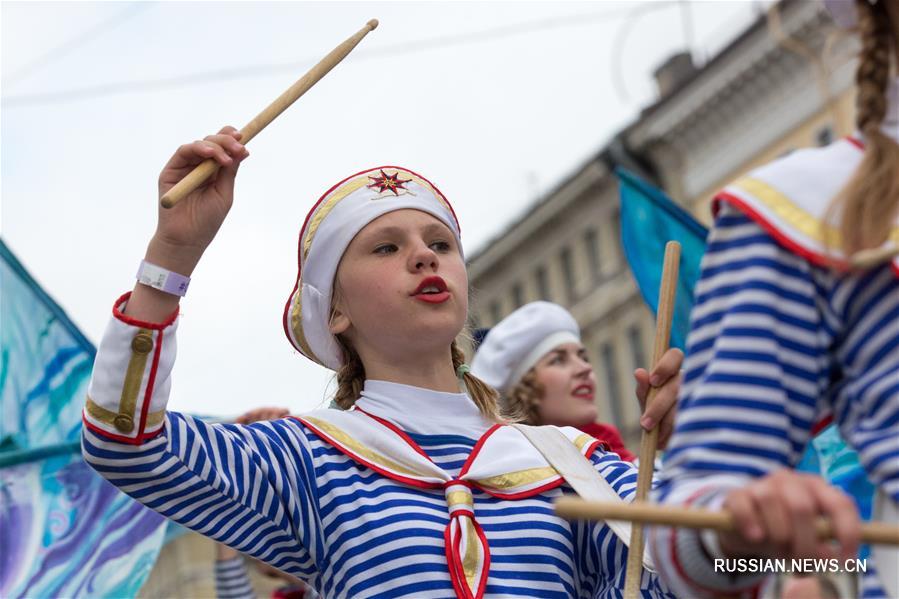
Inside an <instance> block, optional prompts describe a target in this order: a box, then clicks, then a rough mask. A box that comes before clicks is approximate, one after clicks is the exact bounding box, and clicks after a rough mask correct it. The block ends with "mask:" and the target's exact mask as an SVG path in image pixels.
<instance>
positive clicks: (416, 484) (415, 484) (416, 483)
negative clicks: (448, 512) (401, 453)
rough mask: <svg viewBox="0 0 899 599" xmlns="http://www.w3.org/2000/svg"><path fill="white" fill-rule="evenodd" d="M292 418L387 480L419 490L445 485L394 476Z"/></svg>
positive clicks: (307, 424) (302, 420) (399, 475)
mask: <svg viewBox="0 0 899 599" xmlns="http://www.w3.org/2000/svg"><path fill="white" fill-rule="evenodd" d="M291 418H293V419H294V420H297V421H299V422H301V423H302V424H303V426H305V427H306V428H308V429H309V430H311V431H312V432H313V433H315V434H316V435H318V437H319V438H320V439H322V440H323V441H325V442H326V443H328V445H330V446H331V447H333V448H334V449H336V450H337V451H339V452H340V453H342V454H344V455H345V456H347V457H348V458H350V459H351V460H353V461H354V462H357V463H359V464H362V465H363V466H365V467H367V468H371V469H372V470H374V471H375V472H377V473H378V474H381V475H382V476H386V477H387V478H389V479H391V480H395V481H397V482H401V483H404V484H407V485H411V486H413V487H418V488H419V489H439V488H441V487H442V486H443V483H442V482H440V483H426V482H424V481H420V480H418V479H415V478H408V477H406V476H403V475H401V474H394V473H393V472H390V471H389V470H385V469H384V468H381V467H380V466H378V465H376V464H373V463H371V462H369V461H368V460H366V459H363V458H361V457H359V456H358V455H356V454H355V453H353V452H351V451H350V450H349V449H347V448H345V447H344V446H343V445H341V444H340V443H338V442H337V441H335V440H334V439H332V438H331V437H330V436H329V435H327V434H326V433H324V432H322V431H320V430H318V428H316V427H315V426H313V425H312V424H310V423H309V422H308V421H306V420H304V419H303V418H300V417H298V416H291Z"/></svg>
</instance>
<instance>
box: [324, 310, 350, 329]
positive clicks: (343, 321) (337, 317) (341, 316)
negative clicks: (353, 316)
mask: <svg viewBox="0 0 899 599" xmlns="http://www.w3.org/2000/svg"><path fill="white" fill-rule="evenodd" d="M351 324H352V323H351V322H350V317H349V316H347V315H346V313H344V312H343V311H342V310H341V309H340V308H339V307H337V306H335V307H334V309H333V310H332V311H331V320H330V321H329V322H328V330H329V331H330V332H331V334H332V335H340V334H341V333H345V332H346V331H347V329H349V328H350V325H351Z"/></svg>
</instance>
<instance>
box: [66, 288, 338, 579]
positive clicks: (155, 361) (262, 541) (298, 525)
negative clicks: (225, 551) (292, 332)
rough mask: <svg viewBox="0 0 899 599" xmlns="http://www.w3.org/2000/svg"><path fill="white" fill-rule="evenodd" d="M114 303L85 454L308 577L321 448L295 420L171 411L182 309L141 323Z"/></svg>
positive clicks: (317, 541)
mask: <svg viewBox="0 0 899 599" xmlns="http://www.w3.org/2000/svg"><path fill="white" fill-rule="evenodd" d="M125 301H127V296H123V298H121V299H120V300H119V302H117V304H116V307H115V309H114V318H113V319H112V320H111V321H110V324H109V326H108V327H107V330H106V332H105V333H104V336H103V339H102V341H101V343H100V346H99V348H98V352H97V356H96V359H95V361H94V371H93V374H92V377H91V382H90V385H89V387H88V398H87V403H86V405H85V408H84V413H83V419H84V427H83V434H82V453H83V455H84V459H85V461H86V462H87V463H88V464H90V465H91V467H93V468H94V469H95V470H96V471H97V472H98V473H99V474H100V475H102V476H103V477H104V478H106V479H107V480H108V481H109V482H111V483H112V484H114V485H115V486H116V487H118V488H119V489H120V490H122V491H123V492H125V493H127V494H128V495H130V496H131V497H133V498H134V499H136V500H137V501H140V502H141V503H143V504H145V505H146V506H147V507H150V508H151V509H153V510H156V511H157V512H159V513H161V514H162V515H164V516H166V517H168V518H171V519H172V520H175V521H176V522H178V523H180V524H182V525H184V526H186V527H188V528H190V529H192V530H195V531H197V532H199V533H201V534H204V535H206V536H209V537H211V538H213V539H215V540H216V541H219V542H222V543H224V544H225V545H228V546H231V547H234V548H235V549H237V550H238V551H241V552H243V553H247V554H249V555H252V556H253V557H256V558H258V559H260V560H262V561H265V562H267V563H270V564H272V565H273V566H275V567H276V568H279V569H281V570H283V571H286V572H289V573H290V574H293V575H294V576H297V577H299V578H301V579H308V578H309V577H310V576H313V575H314V572H315V571H316V569H315V567H314V562H315V559H316V558H317V557H318V556H319V555H320V553H321V547H322V541H321V537H320V529H319V528H318V526H317V522H318V517H317V514H318V507H317V506H318V503H317V502H318V499H317V497H318V496H317V493H316V490H315V488H314V486H313V485H312V484H311V483H310V481H313V480H314V471H313V466H312V450H311V448H310V445H309V442H308V439H307V437H306V436H305V434H304V431H303V429H302V427H301V425H299V424H298V423H297V422H296V421H293V420H290V419H285V420H278V421H273V422H258V423H255V424H252V425H248V426H241V425H233V424H208V423H205V422H203V421H202V420H199V419H197V418H193V417H190V416H186V415H183V414H179V413H177V412H167V411H166V409H165V407H166V403H167V401H168V393H169V387H170V376H171V370H172V366H173V364H174V360H175V329H176V328H177V320H176V318H175V316H174V315H173V317H172V318H171V319H170V321H169V322H166V323H163V324H159V325H156V324H150V323H142V322H138V321H134V320H132V319H129V318H128V317H127V316H125V315H123V314H122V313H121V311H120V308H121V306H122V304H123V303H124V302H125Z"/></svg>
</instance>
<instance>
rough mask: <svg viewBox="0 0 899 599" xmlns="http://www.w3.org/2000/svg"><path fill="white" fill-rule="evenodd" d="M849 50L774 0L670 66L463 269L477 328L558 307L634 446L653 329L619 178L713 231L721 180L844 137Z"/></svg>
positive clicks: (604, 416) (812, 11)
mask: <svg viewBox="0 0 899 599" xmlns="http://www.w3.org/2000/svg"><path fill="white" fill-rule="evenodd" d="M854 43H855V42H854V41H853V40H852V39H851V38H848V37H846V36H841V35H840V34H839V33H838V32H837V30H836V29H835V27H834V25H833V23H832V21H831V20H830V18H829V16H828V15H827V13H826V12H824V9H823V8H822V6H821V5H820V3H818V2H811V1H807V0H783V1H782V2H780V4H779V6H778V13H777V18H771V15H768V16H761V17H760V18H759V19H758V20H757V21H756V22H755V23H754V24H753V25H751V26H750V27H749V28H748V29H747V30H746V31H744V32H743V33H742V34H741V35H740V36H739V37H738V38H737V39H735V40H734V41H733V42H732V43H731V44H730V45H728V46H727V47H726V48H725V49H724V50H722V51H721V52H720V53H719V54H718V55H717V56H715V57H714V58H712V59H711V60H710V61H709V62H708V63H707V64H705V65H704V66H702V67H701V68H697V67H695V66H694V65H693V62H692V60H691V59H690V56H689V55H688V54H686V53H685V54H680V55H677V56H675V57H673V58H672V59H670V60H669V61H668V62H666V63H665V64H664V65H662V67H660V68H659V70H658V71H657V72H656V79H657V82H658V84H659V92H660V99H659V100H658V101H657V102H656V103H655V104H653V105H651V106H649V107H647V108H646V109H645V110H644V111H643V112H642V114H641V116H640V118H639V119H638V120H637V121H636V122H634V123H633V124H631V125H630V126H629V127H627V128H626V129H625V130H623V131H621V132H620V133H619V134H618V135H617V136H615V138H614V139H613V140H612V141H611V142H610V143H609V144H608V145H606V146H605V147H604V148H602V149H600V150H599V151H598V152H597V154H596V155H595V156H593V157H592V158H590V159H589V160H587V161H586V162H585V163H584V164H582V165H580V166H579V167H578V168H577V169H575V170H574V171H573V172H572V174H571V175H570V176H568V177H567V178H566V179H564V180H563V181H561V182H559V183H558V185H557V186H556V187H555V188H554V189H553V190H552V191H551V192H549V193H548V194H546V195H545V196H544V197H543V198H541V199H540V200H539V201H538V202H537V203H536V204H535V205H533V206H531V207H529V208H528V210H527V211H526V212H525V213H524V214H523V215H522V216H521V217H520V218H519V219H518V220H517V221H516V222H515V223H514V224H513V225H512V226H510V227H509V228H508V229H507V230H506V231H504V232H503V233H501V234H500V235H498V236H497V237H496V238H494V239H493V240H491V241H490V242H489V243H488V244H487V246H486V248H485V249H483V250H482V251H481V252H480V253H478V254H477V255H475V256H473V257H472V258H471V259H470V264H469V276H470V280H471V288H472V289H471V298H472V319H473V323H474V324H475V325H476V326H482V327H485V326H493V325H494V324H496V323H497V322H498V321H499V320H500V319H502V318H503V317H504V316H506V315H508V314H509V313H510V312H512V311H513V310H514V309H515V308H517V307H518V306H520V305H522V304H523V303H526V302H529V301H533V300H536V299H547V300H551V301H554V302H558V303H560V304H562V305H564V306H566V307H567V308H568V309H569V310H570V311H571V312H572V314H574V316H575V318H576V319H577V321H578V323H579V324H580V326H581V331H582V337H583V342H584V345H585V346H586V348H587V350H588V351H589V353H590V356H591V359H592V361H593V364H594V367H595V369H596V374H597V379H598V384H599V387H598V389H597V400H596V401H597V403H598V405H599V411H600V419H601V420H603V421H606V422H611V423H614V424H616V425H617V426H618V427H619V428H620V429H621V431H622V434H623V435H624V437H625V442H626V443H628V445H630V446H631V447H632V448H636V447H637V446H638V444H639V431H640V429H639V425H638V423H637V422H638V417H639V407H638V404H637V401H636V400H635V398H634V394H633V389H634V382H633V376H632V372H633V370H634V369H635V368H637V367H638V366H644V367H645V366H647V365H648V364H647V362H648V360H649V359H651V352H652V349H651V346H652V341H653V336H654V322H653V319H652V315H651V313H650V312H649V310H648V309H647V308H646V306H645V305H644V303H643V300H642V299H641V297H640V296H639V294H638V293H637V289H636V286H635V284H634V282H633V279H632V277H631V274H630V269H629V268H628V266H627V264H626V263H625V261H624V256H623V252H622V250H621V247H620V241H619V239H620V235H619V201H618V187H617V180H616V178H615V176H614V174H613V169H614V167H615V166H617V165H621V166H624V167H626V168H628V169H630V170H632V171H634V172H637V173H638V174H640V175H642V176H643V177H644V178H646V179H648V180H650V181H652V182H655V183H656V184H657V185H659V186H661V187H662V188H664V189H665V190H666V191H667V192H668V193H669V195H671V196H672V197H673V198H674V199H675V200H676V201H678V202H679V203H681V204H682V205H684V206H685V207H687V208H689V209H690V210H692V211H693V212H694V214H696V215H697V216H698V217H699V218H700V219H701V220H703V221H704V222H706V223H708V222H709V220H710V219H709V217H708V216H707V215H708V200H709V199H710V198H711V196H712V195H713V194H714V192H715V190H717V189H719V188H720V187H722V186H723V184H724V183H726V182H727V181H729V180H731V179H733V178H735V177H736V176H738V175H739V174H741V173H743V172H745V171H747V170H749V169H751V168H752V167H754V166H756V165H758V164H761V163H763V162H766V161H769V160H772V159H774V158H776V157H777V156H779V155H782V154H784V153H785V152H788V151H790V150H792V149H796V148H799V147H808V146H815V145H824V144H826V143H828V142H829V141H831V140H832V139H834V138H835V137H838V136H841V135H845V134H847V133H848V132H850V131H851V118H852V92H851V85H852V78H853V74H854V60H853V59H852V54H853V53H854ZM660 260H661V256H660Z"/></svg>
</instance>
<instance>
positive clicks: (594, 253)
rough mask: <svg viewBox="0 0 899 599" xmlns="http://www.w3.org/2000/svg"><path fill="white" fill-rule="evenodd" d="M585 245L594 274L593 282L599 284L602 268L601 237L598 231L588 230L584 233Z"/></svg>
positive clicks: (591, 270)
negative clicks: (600, 254) (600, 256)
mask: <svg viewBox="0 0 899 599" xmlns="http://www.w3.org/2000/svg"><path fill="white" fill-rule="evenodd" d="M584 245H585V246H586V249H587V257H588V258H589V260H590V272H591V273H592V274H593V282H594V283H598V282H599V279H600V274H601V272H602V267H601V263H600V259H599V237H598V235H597V232H596V229H594V228H590V229H587V231H586V232H585V233H584Z"/></svg>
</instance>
